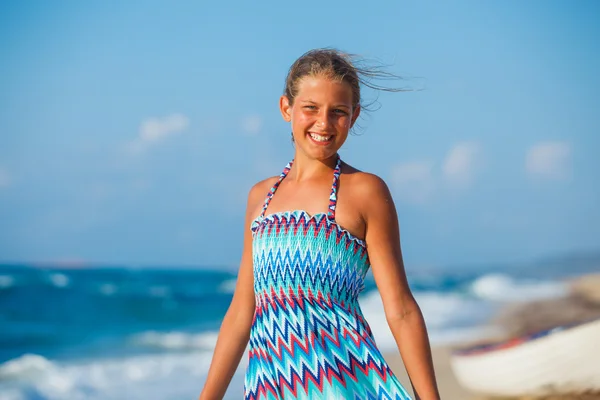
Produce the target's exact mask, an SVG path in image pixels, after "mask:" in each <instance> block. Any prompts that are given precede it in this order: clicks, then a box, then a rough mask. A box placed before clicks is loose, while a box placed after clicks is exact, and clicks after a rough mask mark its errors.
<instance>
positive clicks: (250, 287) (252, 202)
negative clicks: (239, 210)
mask: <svg viewBox="0 0 600 400" xmlns="http://www.w3.org/2000/svg"><path fill="white" fill-rule="evenodd" d="M262 183H263V182H261V183H259V184H257V185H255V186H254V187H253V188H252V189H251V190H250V193H249V195H248V204H247V208H246V223H245V224H244V249H243V252H242V260H241V263H240V269H239V272H238V277H237V283H236V286H235V292H234V294H233V299H232V300H231V304H230V305H229V309H228V310H227V313H226V314H225V318H223V323H222V324H221V329H220V331H219V337H218V339H217V345H216V347H215V352H214V354H213V358H212V361H211V365H210V369H209V370H208V376H207V378H206V383H205V385H204V388H203V390H202V392H201V393H200V400H216V399H219V400H220V399H222V398H223V396H225V392H226V391H227V387H228V386H229V383H230V382H231V378H232V377H233V374H234V373H235V370H236V369H237V367H238V365H239V363H240V360H241V358H242V355H243V353H244V350H245V349H246V346H247V344H248V340H249V339H250V327H251V325H252V320H253V318H254V310H255V301H254V277H253V271H252V232H251V230H250V224H251V223H252V220H253V219H254V216H255V214H256V213H257V211H256V210H257V207H258V206H259V205H260V204H262V203H261V201H262V199H263V197H264V195H265V193H266V191H265V190H264V189H263V186H264V185H263V184H262Z"/></svg>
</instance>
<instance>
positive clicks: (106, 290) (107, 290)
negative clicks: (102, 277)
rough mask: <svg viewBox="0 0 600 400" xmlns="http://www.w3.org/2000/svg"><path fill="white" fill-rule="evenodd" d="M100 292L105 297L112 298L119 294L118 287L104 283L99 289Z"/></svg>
mask: <svg viewBox="0 0 600 400" xmlns="http://www.w3.org/2000/svg"><path fill="white" fill-rule="evenodd" d="M98 291H100V293H102V294H103V295H105V296H112V295H113V294H115V293H117V285H115V284H112V283H103V284H101V285H100V286H99V287H98Z"/></svg>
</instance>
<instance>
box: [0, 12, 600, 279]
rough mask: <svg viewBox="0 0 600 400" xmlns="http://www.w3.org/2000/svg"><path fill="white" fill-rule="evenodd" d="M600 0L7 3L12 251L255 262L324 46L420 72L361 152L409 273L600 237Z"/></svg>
mask: <svg viewBox="0 0 600 400" xmlns="http://www.w3.org/2000/svg"><path fill="white" fill-rule="evenodd" d="M599 12H600V3H598V2H595V1H591V0H590V1H578V2H569V1H537V0H532V1H527V2H521V1H512V0H510V1H455V2H433V1H422V2H413V1H389V2H385V1H382V2H377V3H374V4H371V3H368V6H367V3H366V2H358V1H346V2H343V3H339V2H322V3H297V2H294V3H292V2H274V1H265V2H242V1H234V2H210V3H208V2H197V1H183V0H182V1H178V2H162V1H144V2H141V1H135V0H133V1H128V2H110V3H109V2H101V1H89V2H76V1H57V2H52V3H50V2H42V1H35V0H34V1H29V2H17V1H13V2H10V1H9V2H3V3H2V5H0V87H1V88H2V90H1V91H0V261H4V262H58V263H96V264H98V263H100V264H118V265H138V266H169V265H181V266H198V267H207V266H223V267H227V268H235V267H236V266H237V264H238V262H239V259H240V256H241V248H242V236H243V229H244V226H243V225H244V212H245V210H244V208H245V202H246V196H247V193H248V190H249V189H250V187H251V186H252V185H253V184H254V183H255V182H257V181H259V180H262V179H264V178H265V177H267V176H272V175H277V174H279V172H280V171H281V170H282V169H283V167H284V166H285V164H286V163H287V162H288V161H289V160H290V159H291V158H292V157H293V151H294V149H293V146H292V144H291V143H290V139H289V136H290V133H289V132H290V131H289V126H288V125H287V124H286V123H285V122H284V121H283V120H282V119H281V116H280V114H279V110H278V101H279V96H280V95H281V93H282V90H283V84H284V80H285V76H286V73H287V70H288V68H289V66H290V65H291V64H292V63H293V61H294V60H295V59H296V58H298V57H299V56H300V55H302V54H303V53H304V52H305V51H307V50H309V49H312V48H317V47H335V48H338V49H341V50H343V51H346V52H349V53H354V54H358V55H360V56H362V57H364V58H365V59H367V60H370V61H371V62H372V63H375V64H383V65H385V66H386V70H387V71H389V72H392V73H394V74H397V75H400V76H402V77H403V79H402V80H401V81H396V82H393V81H392V82H384V83H385V84H389V85H400V86H402V87H405V88H406V89H408V90H407V91H405V92H400V93H379V94H377V93H374V92H372V91H365V92H364V93H363V96H364V97H365V98H366V100H367V101H375V100H376V101H377V104H378V106H379V107H378V109H376V110H373V111H372V112H370V113H363V115H362V116H361V118H360V120H359V124H360V128H359V129H357V131H356V132H355V135H353V136H351V137H349V139H348V141H347V142H346V144H345V145H344V147H343V148H342V149H341V151H340V154H341V156H342V158H343V159H344V161H346V162H347V163H349V164H351V165H353V166H355V167H357V168H359V169H361V170H364V171H368V172H372V173H375V174H377V175H379V176H381V177H382V178H383V179H384V180H385V181H386V182H387V184H388V185H389V187H390V190H391V192H392V194H393V197H394V200H395V204H396V207H397V210H398V214H399V220H400V229H401V241H402V248H403V253H404V260H405V263H406V264H407V267H411V266H412V267H418V266H422V265H428V266H444V265H472V264H497V263H511V262H519V261H523V260H530V259H535V258H537V257H543V256H547V255H549V254H550V255H551V254H561V253H564V252H577V251H585V250H597V249H599V248H600V211H599V210H598V208H599V205H600V179H599V177H598V175H599V173H598V171H600V161H599V157H598V154H599V151H600V112H599V110H600V106H599V105H600V76H599V74H598V71H600V51H599V50H600V44H599V43H600V42H599V40H598V39H599V38H600V25H599V24H598V23H597V16H598V15H600V14H599Z"/></svg>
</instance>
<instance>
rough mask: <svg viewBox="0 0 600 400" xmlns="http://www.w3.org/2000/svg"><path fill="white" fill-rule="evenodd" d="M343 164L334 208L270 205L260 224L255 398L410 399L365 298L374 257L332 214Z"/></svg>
mask: <svg viewBox="0 0 600 400" xmlns="http://www.w3.org/2000/svg"><path fill="white" fill-rule="evenodd" d="M290 165H291V164H289V165H288V167H286V169H287V171H289V167H290ZM336 170H337V171H338V175H337V176H336V177H335V179H334V186H333V188H334V190H332V194H331V196H333V202H332V203H331V202H330V209H329V212H328V213H321V214H315V215H312V216H311V215H309V214H308V213H306V212H305V211H302V210H296V211H286V212H281V213H275V214H270V215H267V216H264V210H266V206H265V207H264V209H263V214H261V216H259V217H258V218H257V219H256V220H255V221H254V222H253V224H252V231H253V258H254V290H255V295H256V312H255V316H254V321H253V323H252V329H251V333H250V351H249V355H248V357H249V363H248V368H247V371H246V377H245V385H244V391H245V399H247V400H249V399H357V400H358V399H360V400H364V399H390V400H406V399H410V397H409V395H408V393H407V392H406V390H405V389H404V388H403V387H402V385H401V384H400V382H399V381H398V379H397V378H396V377H395V376H394V375H393V373H392V371H391V370H390V368H389V367H388V365H387V364H386V362H385V360H384V359H383V357H382V355H381V353H380V351H379V350H378V349H377V346H376V344H375V341H374V339H373V335H372V333H371V330H370V328H369V325H368V323H367V321H366V320H365V319H364V317H363V315H362V311H361V309H360V306H359V304H358V296H359V294H360V292H361V291H362V290H363V288H364V278H365V275H366V273H367V271H368V269H369V266H370V264H369V260H368V254H367V250H366V245H365V243H364V242H363V241H362V240H360V239H358V238H356V237H354V236H353V235H352V234H351V233H349V232H348V231H346V230H344V229H343V228H341V227H340V226H339V225H338V224H337V223H336V222H335V220H334V219H333V218H331V216H332V214H333V213H332V209H333V212H335V197H334V196H335V192H336V190H335V189H336V187H337V184H336V183H337V177H338V176H339V160H338V166H337V167H336ZM287 171H285V170H284V173H285V174H287ZM284 177H285V175H283V177H281V178H280V181H281V180H282V179H283V178H284ZM280 181H279V182H280ZM279 182H278V183H277V184H276V186H275V187H274V189H275V190H276V189H277V186H278V184H279ZM275 190H273V189H272V190H271V192H269V198H268V199H267V202H266V205H268V201H269V200H270V198H271V197H272V196H273V194H274V192H275ZM330 200H331V198H330ZM333 215H334V214H333Z"/></svg>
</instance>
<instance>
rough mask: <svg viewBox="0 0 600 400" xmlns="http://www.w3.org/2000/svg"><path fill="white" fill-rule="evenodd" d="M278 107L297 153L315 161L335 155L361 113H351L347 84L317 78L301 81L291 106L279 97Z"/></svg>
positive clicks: (350, 92)
mask: <svg viewBox="0 0 600 400" xmlns="http://www.w3.org/2000/svg"><path fill="white" fill-rule="evenodd" d="M279 105H280V109H281V114H282V115H283V119H285V120H286V121H288V122H291V125H292V133H293V136H294V142H295V144H296V148H297V150H299V151H302V152H303V153H304V154H305V155H306V156H308V157H309V158H312V159H317V160H326V159H328V158H330V157H332V156H334V155H335V154H336V153H337V151H338V150H339V149H340V147H342V144H344V142H345V141H346V138H347V137H348V132H349V131H350V128H352V125H354V121H356V118H358V115H359V113H360V107H358V106H357V107H356V108H354V109H352V89H351V88H350V86H349V85H348V84H347V83H345V82H340V81H336V80H332V79H328V78H325V77H320V76H306V77H304V78H302V79H301V80H300V81H299V82H298V93H297V95H296V98H295V100H294V103H293V104H290V102H289V99H288V98H287V97H286V96H282V97H281V99H280V104H279Z"/></svg>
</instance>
